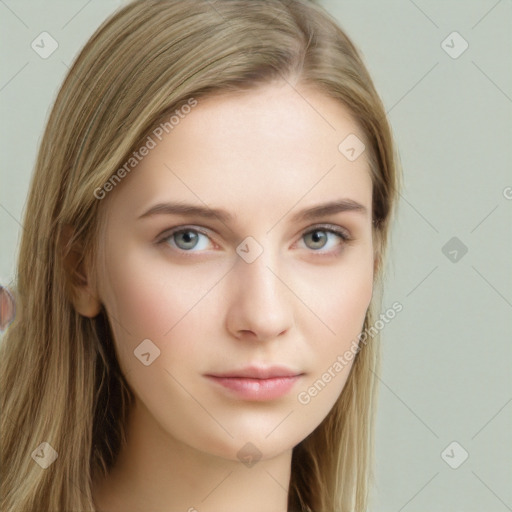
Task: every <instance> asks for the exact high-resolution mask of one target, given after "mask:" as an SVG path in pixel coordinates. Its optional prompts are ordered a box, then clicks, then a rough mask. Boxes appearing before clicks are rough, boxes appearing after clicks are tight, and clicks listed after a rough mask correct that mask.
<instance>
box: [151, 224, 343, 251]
mask: <svg viewBox="0 0 512 512" xmlns="http://www.w3.org/2000/svg"><path fill="white" fill-rule="evenodd" d="M189 231H192V232H194V233H199V234H201V235H204V236H206V237H208V238H210V236H209V235H208V233H207V232H206V231H204V230H203V229H198V228H196V227H192V226H179V227H176V228H174V229H172V230H171V231H165V232H164V233H162V234H161V235H159V236H158V237H157V240H156V242H155V243H156V244H157V245H167V246H168V247H170V248H171V250H174V251H177V252H179V253H182V254H183V255H184V256H185V257H193V256H192V255H193V254H195V253H200V252H202V251H193V250H190V251H186V250H184V249H180V248H179V247H172V246H170V244H168V240H169V239H171V238H172V237H173V236H174V235H176V234H178V233H186V232H189ZM315 231H324V232H326V233H332V234H334V235H336V236H338V237H339V238H341V240H342V242H341V244H340V246H341V247H340V246H338V247H337V248H336V249H334V250H331V251H326V252H323V251H322V250H321V249H319V250H314V249H310V251H311V252H312V253H314V254H316V255H319V256H322V257H329V256H331V257H333V256H334V257H335V256H338V255H339V254H340V252H341V251H342V250H343V248H344V246H345V245H346V244H347V243H348V242H350V241H351V240H352V238H351V237H350V236H349V234H348V232H346V230H344V229H342V228H340V227H338V226H335V225H333V224H323V225H318V226H313V227H312V228H308V229H307V231H304V232H303V233H302V236H301V239H302V238H303V237H305V236H306V235H309V234H311V233H314V232H315Z"/></svg>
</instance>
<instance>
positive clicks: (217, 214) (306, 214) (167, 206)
mask: <svg viewBox="0 0 512 512" xmlns="http://www.w3.org/2000/svg"><path fill="white" fill-rule="evenodd" d="M341 212H355V213H359V214H362V215H367V214H368V210H367V208H366V207H365V206H363V205H362V204H361V203H358V202H357V201H354V200H353V199H338V200H336V201H331V202H328V203H322V204H319V205H316V206H312V207H310V208H305V209H303V210H301V211H299V212H297V213H295V214H294V215H293V216H292V218H291V221H292V222H301V221H308V220H314V219H317V218H319V217H325V216H326V215H333V214H335V213H341ZM153 215H188V216H195V217H203V218H205V219H215V218H216V219H219V220H220V221H222V222H225V223H228V222H232V221H233V220H235V218H236V216H235V215H233V214H231V213H229V212H227V211H226V210H222V209H218V208H209V207H207V206H198V205H194V204H187V203H169V202H168V203H158V204H156V205H154V206H152V207H151V208H150V209H149V210H147V211H146V212H145V213H143V214H142V215H141V216H140V217H139V219H143V218H146V217H151V216H153Z"/></svg>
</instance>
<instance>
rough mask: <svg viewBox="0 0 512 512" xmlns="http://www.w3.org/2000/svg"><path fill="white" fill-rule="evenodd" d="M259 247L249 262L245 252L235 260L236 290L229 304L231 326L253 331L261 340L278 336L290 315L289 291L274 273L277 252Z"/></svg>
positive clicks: (284, 328)
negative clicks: (258, 251) (258, 250)
mask: <svg viewBox="0 0 512 512" xmlns="http://www.w3.org/2000/svg"><path fill="white" fill-rule="evenodd" d="M241 246H242V248H246V247H244V246H243V244H241ZM262 249H263V250H262V251H261V253H260V254H259V255H258V256H257V257H256V258H255V259H254V260H252V261H251V260H250V258H244V253H241V254H242V255H241V256H240V257H239V258H238V259H237V261H236V263H235V267H234V269H233V270H234V272H233V273H232V279H234V281H235V283H234V287H233V289H235V290H236V292H235V293H234V294H233V296H232V301H231V304H230V307H231V311H230V322H231V326H232V329H235V330H237V331H252V332H253V333H254V334H255V335H256V336H257V337H258V338H261V339H263V338H270V337H274V336H278V335H279V334H280V333H281V332H283V331H284V330H286V329H288V328H289V327H290V325H291V321H292V317H293V315H292V306H293V305H292V304H291V303H290V300H291V297H290V294H289V293H287V290H286V286H285V285H284V284H283V283H282V282H281V281H280V279H279V278H278V277H277V276H276V275H275V274H278V271H277V269H278V268H279V262H278V253H277V251H274V250H272V249H271V248H270V247H268V246H267V247H262Z"/></svg>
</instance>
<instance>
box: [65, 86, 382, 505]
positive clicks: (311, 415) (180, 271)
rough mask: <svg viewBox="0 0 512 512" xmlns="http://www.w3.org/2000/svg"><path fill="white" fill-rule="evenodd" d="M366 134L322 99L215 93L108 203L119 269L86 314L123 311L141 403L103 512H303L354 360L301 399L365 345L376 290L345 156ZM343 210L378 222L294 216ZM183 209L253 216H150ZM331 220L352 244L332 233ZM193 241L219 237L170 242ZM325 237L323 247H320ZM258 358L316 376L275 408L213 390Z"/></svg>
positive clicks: (84, 297) (362, 174) (108, 244)
mask: <svg viewBox="0 0 512 512" xmlns="http://www.w3.org/2000/svg"><path fill="white" fill-rule="evenodd" d="M351 133H354V134H356V135H357V136H358V137H360V138H361V139H363V140H364V138H363V133H362V131H361V129H360V128H359V127H358V125H357V124H356V122H355V121H354V119H353V118H352V117H351V116H350V114H349V112H348V110H347V109H346V108H345V107H344V106H343V105H342V104H340V103H338V102H336V101H335V100H333V99H331V98H329V97H327V96H326V95H324V94H323V93H321V92H319V91H317V90H314V89H306V88H304V87H300V86H297V87H296V88H295V89H294V88H293V87H291V86H290V85H289V84H288V83H273V84H270V85H266V86H264V87H260V88H258V89H255V90H251V91H249V92H245V93H243V94H239V95H238V94H237V95H234V94H231V95H229V96H227V95H223V96H213V97H212V96H211V97H208V98H205V99H200V100H199V104H198V105H197V106H196V107H195V108H194V109H192V112H191V113H190V114H188V115H187V116H186V117H185V118H184V119H182V120H181V121H180V123H179V125H177V126H175V127H174V129H173V130H172V131H171V132H170V133H169V134H168V135H166V136H165V137H164V138H163V140H162V141H161V142H159V143H158V145H157V146H156V147H155V148H154V149H152V150H151V151H150V152H149V154H148V155H147V156H146V157H145V158H144V159H143V160H142V161H141V162H140V163H139V164H138V166H137V167H136V169H134V170H133V171H132V172H131V174H130V175H128V176H126V177H125V178H124V180H123V181H122V182H121V183H120V184H119V185H118V186H117V187H116V188H115V190H114V191H112V192H111V193H110V194H109V195H108V197H107V198H106V199H104V200H103V201H105V203H104V204H102V206H107V205H108V208H107V209H106V212H107V213H106V215H107V223H106V226H105V230H104V232H103V233H102V235H101V236H102V237H103V238H102V239H101V243H100V246H101V247H102V251H101V254H100V256H99V263H100V268H101V271H100V274H99V275H98V276H91V275H88V276H87V284H86V285H84V287H83V288H82V289H80V290H79V291H78V294H77V296H76V298H75V305H76V306H75V307H76V308H77V309H78V310H79V312H80V313H81V314H83V315H85V316H94V315H95V314H97V312H98V310H99V305H100V304H101V303H103V304H104V305H105V308H106V311H107V313H108V316H109V320H110V323H111V325H112V329H113V334H114V338H115V347H116V351H117V355H118V359H119V362H120V365H121V368H122V370H123V372H124V374H125V376H126V378H127V381H128V382H129V384H130V386H131V388H132V390H133V391H134V393H135V395H136V404H135V407H134V408H133V409H132V411H131V415H130V419H129V422H128V446H127V447H126V448H124V449H123V450H122V451H121V453H120V455H119V458H118V460H117V462H116V465H115V467H114V469H113V470H112V472H111V473H110V474H109V475H108V478H106V479H104V480H103V481H98V482H95V484H94V492H93V495H94V499H95V502H96V503H97V505H98V509H99V510H100V511H103V512H135V511H147V510H151V511H152V512H153V511H155V512H156V511H159V512H160V511H161V512H164V511H165V512H175V511H176V512H178V511H183V512H184V511H189V512H193V511H195V510H197V511H198V512H234V511H237V512H238V511H240V510H244V511H246V512H261V511H262V510H266V511H269V512H285V511H286V510H287V489H288V484H289V479H290V469H291V456H292V449H293V447H294V446H296V445H297V444H298V443H300V442H301V441H302V440H303V439H304V438H305V437H306V436H307V435H309V434H310V433H311V432H312V431H313V430H314V429H315V428H316V427H317V426H318V425H319V424H320V422H321V421H322V420H323V419H324V418H325V417H326V415H327V414H328V412H329V411H330V410H331V408H332V407H333V405H334V403H335V402H336V399H337V398H338V397H339V395H340V393H341V391H342V389H343V387H344V385H345V382H346V379H347V377H348V375H349V371H350V369H351V367H352V363H350V364H348V365H347V366H346V367H345V368H344V369H343V370H342V371H341V372H339V373H338V374H337V375H336V377H335V378H332V379H331V381H330V382H329V383H328V384H327V385H326V386H325V388H324V389H323V390H322V391H321V392H319V393H318V394H317V396H315V397H313V398H311V401H310V402H309V403H308V404H306V405H305V404H301V403H300V402H299V401H298V398H297V395H298V394H299V393H300V392H301V391H304V390H307V389H308V387H309V386H311V385H312V384H313V383H314V382H315V381H316V380H317V379H319V378H321V376H322V374H323V373H324V372H325V371H326V370H327V369H328V368H329V367H332V365H333V363H334V362H335V361H336V358H337V356H338V355H340V354H343V353H344V352H345V351H346V350H347V349H349V348H350V345H351V343H352V342H353V340H355V339H357V335H358V334H359V333H360V332H361V330H362V327H363V322H364V318H365V314H366V311H367V308H368V306H369V304H370V301H371V297H372V292H373V275H374V270H375V268H374V265H375V255H374V247H373V242H372V222H371V203H372V201H371V199H372V182H371V178H370V171H369V166H368V162H367V160H366V153H363V154H362V155H361V157H359V158H358V159H356V160H355V161H353V162H351V161H349V160H348V159H347V158H345V156H344V155H343V154H341V153H340V151H339V150H338V145H339V144H340V142H341V141H342V140H343V139H344V138H345V137H346V136H347V135H348V134H351ZM341 198H349V199H352V200H354V201H357V202H359V203H360V204H362V205H363V206H365V207H366V212H365V213H361V212H357V211H346V212H338V213H334V214H328V215H324V216H322V217H320V218H318V219H314V220H305V221H292V220H291V218H292V216H293V214H294V213H296V212H298V211H300V210H302V209H305V208H309V207H312V206H316V205H318V204H321V203H325V202H329V201H332V200H337V199H341ZM167 201H182V202H187V203H193V204H196V205H199V206H205V203H206V205H208V206H209V207H211V208H223V209H226V210H227V211H229V212H230V213H232V214H233V215H235V216H236V218H235V220H234V221H231V222H225V223H224V222H221V221H219V220H218V219H215V218H212V219H205V218H200V217H197V216H184V215H169V214H156V215H152V216H148V217H145V218H142V219H140V218H139V217H140V215H142V214H143V213H144V212H146V211H147V210H148V209H149V208H151V207H152V206H154V205H155V204H157V203H160V202H167ZM327 223H328V224H331V225H334V226H337V227H339V228H341V229H342V230H345V232H346V233H348V234H349V235H350V237H351V240H350V241H347V242H344V241H343V239H341V238H340V237H339V236H337V235H335V234H329V232H326V231H322V227H321V226H322V225H325V224H327ZM175 227H189V228H196V229H202V230H204V231H205V232H206V235H202V234H199V235H197V236H198V239H197V245H196V246H194V242H193V241H192V242H191V241H190V239H187V238H183V236H179V235H176V236H174V237H172V236H170V234H169V230H170V229H172V228H175ZM315 227H316V228H317V229H318V230H320V232H317V236H318V235H320V238H319V239H318V238H316V239H315V238H314V237H312V235H311V234H309V235H307V233H309V232H311V231H312V228H315ZM324 229H325V228H324ZM162 234H163V235H166V236H167V239H165V240H164V241H163V242H162V243H160V244H157V243H156V241H159V240H161V239H163V238H165V236H161V235H162ZM191 234H192V236H193V235H194V232H193V233H191ZM248 236H251V237H253V238H254V239H255V240H256V241H257V242H258V244H259V245H260V246H261V247H262V248H263V252H262V253H261V254H260V255H259V257H257V258H256V259H255V260H254V261H253V262H252V263H247V262H246V261H245V260H244V259H243V258H241V257H240V256H239V255H238V254H237V252H236V249H237V247H238V246H239V244H240V243H241V242H242V241H243V240H244V239H245V238H246V237H248ZM192 240H193V239H192ZM183 247H185V249H183ZM187 247H188V248H189V249H188V251H187V249H186V248H187ZM251 250H253V249H251ZM187 256H188V257H187ZM145 339H150V340H151V341H152V343H153V344H154V345H155V346H157V347H158V349H159V350H160V356H159V357H157V358H156V359H154V361H153V362H152V363H151V364H150V365H148V366H145V365H144V364H142V363H141V361H140V360H139V359H138V358H137V357H135V355H134V350H135V349H136V348H137V347H138V346H139V345H140V343H141V342H142V340H145ZM251 362H254V363H260V364H276V363H280V364H286V365H288V366H291V367H292V368H294V369H298V370H300V371H301V372H303V373H304V375H303V376H302V377H301V378H300V379H299V381H298V382H297V383H296V384H295V385H294V387H293V389H292V390H291V391H290V392H289V393H288V394H286V395H285V396H283V397H281V398H278V399H274V400H267V401H251V400H243V399H240V398H236V397H233V396H232V395H230V394H229V393H228V392H226V391H225V390H224V389H221V388H220V387H219V386H215V385H214V384H213V383H211V382H210V381H209V380H208V379H206V378H205V377H204V374H206V373H212V372H221V371H228V370H231V369H235V368H239V367H241V366H245V365H248V364H249V363H251ZM249 442H250V443H252V445H254V446H255V447H256V448H257V449H258V451H259V452H260V453H261V459H260V460H259V461H257V463H255V464H254V465H253V466H252V467H248V466H247V465H245V464H243V463H242V462H241V460H240V458H239V456H238V455H237V453H238V452H239V451H240V450H241V449H242V448H243V447H244V445H246V443H249ZM245 450H246V451H247V448H246V449H245Z"/></svg>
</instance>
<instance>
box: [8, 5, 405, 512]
mask: <svg viewBox="0 0 512 512" xmlns="http://www.w3.org/2000/svg"><path fill="white" fill-rule="evenodd" d="M292 77H297V78H298V82H299V83H302V84H308V85H312V86H315V87H317V88H320V89H321V90H322V91H323V92H324V93H325V94H327V95H329V96H330V97H333V98H335V99H337V100H339V101H340V102H342V103H343V104H344V105H346V106H347V107H348V108H349V110H350V111H351V112H352V114H353V115H354V118H355V119H356V121H357V122H358V123H359V125H360V127H361V128H362V130H363V133H364V134H365V136H366V140H367V143H368V144H367V154H368V156H369V160H370V168H371V176H372V182H373V205H372V208H373V236H374V244H375V248H376V255H377V262H378V267H377V271H376V273H375V283H376V285H380V284H381V282H382V275H383V268H384V266H385V265H384V255H385V253H386V245H387V241H388V236H389V230H390V225H391V218H392V216H394V212H395V209H396V203H397V196H398V193H399V182H400V180H399V173H398V170H397V168H398V166H397V157H396V154H395V149H394V145H393V140H392V134H391V130H390V127H389V125H388V121H387V119H386V113H385V110H384V108H383V105H382V103H381V100H380V99H379V96H378V94H377V93H376V91H375V89H374V86H373V83H372V80H371V78H370V76H369V74H368V72H367V70H366V68H365V66H364V64H363V62H362V59H361V57H360V55H359V53H358V51H357V50H356V48H355V47H354V46H353V44H352V43H351V41H350V40H349V39H348V37H347V36H346V35H345V33H344V32H343V31H342V30H341V28H340V27H339V26H338V25H337V24H336V23H335V22H334V21H333V19H332V18H331V17H330V16H329V15H328V14H327V13H326V12H325V11H324V9H323V8H321V7H320V6H318V5H316V4H315V3H313V2H310V1H307V0H292V1H290V0H287V1H281V0H211V1H207V0H195V1H187V0H184V1H183V0H160V1H157V0H139V1H134V2H132V3H131V4H129V5H127V6H126V7H124V8H122V9H120V10H119V11H118V12H116V13H115V14H114V15H113V16H111V17H110V18H109V19H108V20H106V21H105V22H104V23H103V25H102V26H101V27H100V28H99V29H98V30H97V31H96V33H95V34H94V35H93V36H92V37H91V39H90V40H89V41H88V42H87V44H86V45H85V47H84V49H83V50H82V51H81V53H80V54H79V56H78V57H77V59H76V61H75V63H74V64H73V66H72V68H71V69H70V71H69V73H68V75H67V77H66V79H65V81H64V84H63V85H62V87H61V89H60V92H59V94H58V97H57V99H56V102H55V105H54V107H53V109H52V112H51V115H50V118H49V120H48V124H47V127H46V130H45V132H44V136H43V139H42V142H41V147H40V151H39V154H38V158H37V163H36V167H35V172H34V175H33V179H32V182H31V187H30V193H29V197H28V203H27V207H26V211H25V217H24V222H23V226H24V231H23V236H22V240H21V246H20V253H19V256H18V262H17V275H16V283H15V286H14V290H13V292H14V295H15V299H16V304H17V311H18V313H17V316H16V318H15V320H14V322H13V323H12V324H11V325H10V327H9V328H8V330H7V332H6V333H5V335H4V338H3V340H2V344H1V347H0V384H1V409H2V416H1V434H2V436H1V445H0V446H1V453H2V464H1V475H0V476H1V490H2V494H1V502H0V508H1V509H2V510H3V511H4V512H29V511H34V512H40V511H42V510H45V511H57V510H58V511H71V510H73V511H74V512H78V511H84V512H85V511H87V512H89V511H91V510H95V507H94V503H93V499H92V494H91V487H92V482H93V480H94V478H95V475H98V474H105V473H106V472H108V470H109V469H110V468H111V467H112V464H113V463H114V461H115V458H116V454H117V452H118V450H119V447H120V445H121V443H122V442H125V432H124V427H125V421H126V417H127V414H128V411H129V409H130V406H131V404H132V403H133V402H132V400H133V394H132V392H131V390H130V389H129V387H128V384H127V382H126V380H125V379H124V377H123V375H122V373H121V371H120V368H119V365H118V363H117V360H116V356H115V352H114V349H113V338H112V332H111V330H110V326H109V324H108V321H107V317H106V314H105V311H104V310H102V312H101V313H100V314H99V315H98V316H97V317H95V318H94V319H90V318H86V317H83V316H81V315H79V314H78V313H77V312H76V311H75V309H74V307H73V305H72V301H71V300H70V293H72V291H71V290H72V283H73V282H77V280H79V279H80V276H78V275H76V272H74V271H73V268H69V265H66V261H67V260H66V257H67V254H69V252H70V251H72V250H77V251H78V252H81V253H82V254H83V258H86V259H87V260H88V261H91V262H93V261H94V255H95V254H96V251H97V250H98V243H97V241H98V238H99V237H98V230H99V229H100V225H101V222H102V215H101V213H102V212H101V210H100V204H101V203H102V201H98V200H97V198H96V196H95V192H94V191H95V190H98V188H101V187H102V186H103V185H104V184H105V182H107V180H109V178H111V176H112V175H113V174H114V173H115V171H116V170H118V169H119V167H120V166H122V165H123V163H124V162H126V160H127V158H128V157H129V155H130V154H131V153H132V152H133V151H134V150H135V149H136V148H138V147H140V144H141V141H143V140H145V138H146V137H147V135H148V133H150V130H151V129H152V128H154V127H155V126H157V125H158V123H159V122H161V120H162V119H164V118H165V117H166V116H167V117H169V113H170V112H173V111H174V110H176V109H178V108H180V106H183V105H184V104H185V103H186V102H187V100H189V99H190V98H196V99H200V98H201V97H206V96H208V95H210V94H215V93H217V92H227V93H229V92H236V91H242V90H250V89H252V88H255V87H257V86H259V85H262V84H265V83H269V82H272V81H274V80H279V79H284V80H289V79H290V78H292ZM340 142H341V141H340ZM66 226H72V228H73V236H72V237H71V238H70V239H67V238H66V236H65V233H66ZM76 263H77V264H79V263H80V261H77V262H76ZM379 289H380V287H379ZM380 300H381V299H380V295H379V294H378V293H374V298H373V299H372V303H371V304H370V307H369V308H368V311H367V315H366V318H365V322H364V326H363V329H367V328H369V327H370V326H371V325H372V324H373V322H374V319H375V318H376V312H377V311H378V310H379V309H380ZM378 342H379V336H378V335H375V336H373V337H372V339H371V340H370V341H369V342H368V343H365V344H364V346H361V350H359V352H357V355H356V357H355V361H354V364H353V367H352V370H351V373H350V375H349V378H348V380H347V382H346V385H345V388H344V390H343V392H342V393H341V395H340V397H339V399H338V400H337V402H336V404H335V406H334V407H333V409H332V410H331V411H330V413H329V414H328V416H327V417H326V418H325V419H324V421H322V423H321V424H320V425H319V426H318V427H317V428H316V429H315V431H314V432H312V433H311V434H310V435H309V436H308V437H307V438H306V439H305V440H304V441H303V442H301V443H300V444H299V445H297V446H296V447H295V448H294V450H293V458H292V474H291V482H290V488H289V502H288V504H289V510H291V511H294V512H295V511H299V510H300V511H310V512H348V511H357V512H362V511H364V510H366V507H367V503H368V490H369V488H370V481H371V480H372V478H373V475H372V464H373V424H374V421H373V419H374V415H375V400H376V390H377V386H376V384H377V382H376V377H375V373H374V372H376V371H378V364H379V344H378ZM41 443H48V444H49V445H50V446H51V447H52V448H53V449H54V450H55V451H56V452H57V454H58V456H57V459H56V460H55V462H54V463H53V464H51V465H50V466H49V467H47V468H46V469H43V468H42V467H40V465H38V464H36V463H35V462H34V460H35V458H34V457H33V452H34V450H36V449H37V448H38V447H40V445H41ZM39 449H41V448H39ZM42 449H44V450H49V448H48V446H47V445H43V447H42Z"/></svg>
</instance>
